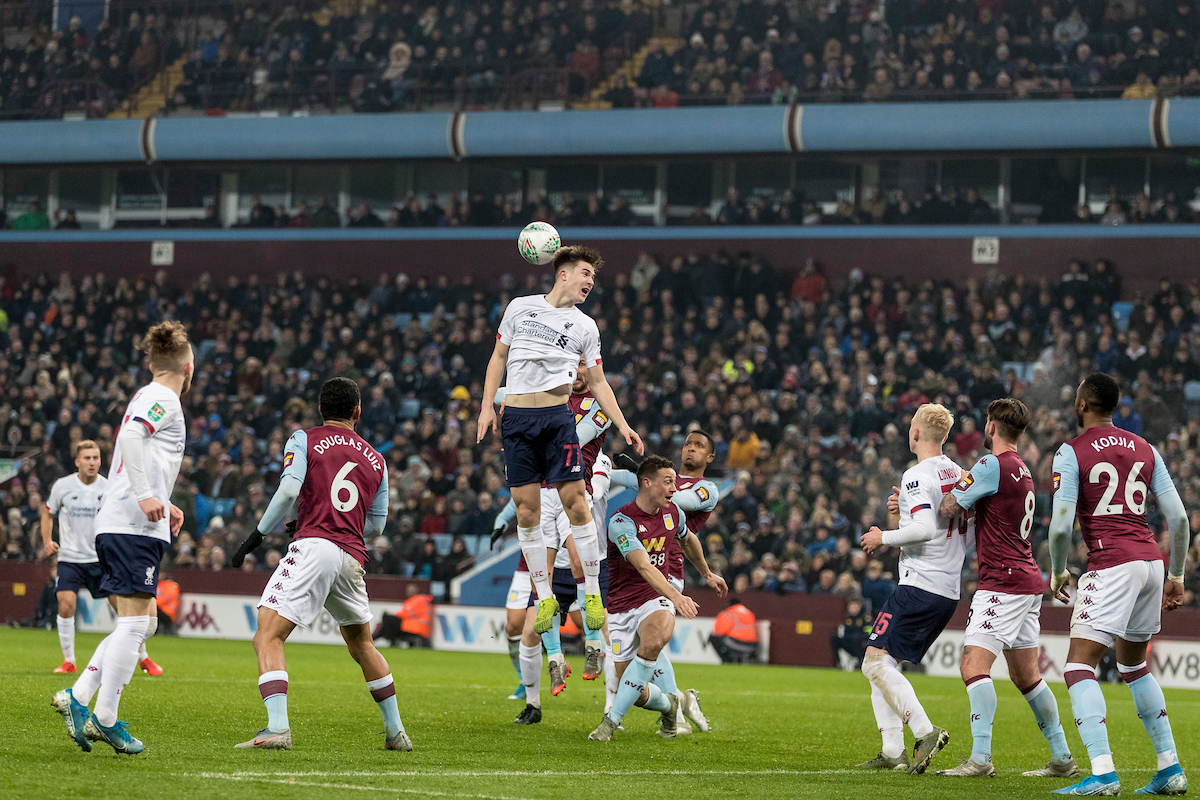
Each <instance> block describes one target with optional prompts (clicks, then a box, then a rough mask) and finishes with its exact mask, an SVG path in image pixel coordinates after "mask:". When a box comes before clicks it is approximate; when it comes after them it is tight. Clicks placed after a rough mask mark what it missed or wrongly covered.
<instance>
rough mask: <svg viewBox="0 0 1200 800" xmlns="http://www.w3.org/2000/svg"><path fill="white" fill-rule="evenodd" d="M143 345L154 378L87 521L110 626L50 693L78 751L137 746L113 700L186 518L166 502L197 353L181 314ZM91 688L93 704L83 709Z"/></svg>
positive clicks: (132, 662)
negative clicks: (183, 398)
mask: <svg viewBox="0 0 1200 800" xmlns="http://www.w3.org/2000/svg"><path fill="white" fill-rule="evenodd" d="M142 349H143V350H144V351H145V352H146V354H147V355H148V356H149V357H150V372H151V373H152V374H153V375H154V380H153V381H151V382H150V383H149V384H147V385H145V386H143V387H142V388H141V389H139V390H138V391H137V393H136V394H134V396H133V397H132V398H131V399H130V400H129V405H128V406H127V407H126V409H125V416H124V417H123V418H122V420H121V429H120V431H119V432H118V433H117V441H116V448H115V449H114V452H113V460H112V464H111V466H110V467H109V471H108V486H107V489H106V491H105V494H104V499H103V501H102V502H101V504H100V510H99V511H98V512H96V519H95V522H94V526H95V530H96V556H97V557H98V559H99V561H100V568H101V570H102V572H103V578H102V579H101V581H100V589H101V591H102V592H104V593H107V594H108V595H109V596H112V597H115V601H114V605H115V606H116V609H117V628H116V630H114V631H113V632H112V633H110V634H109V635H108V636H107V637H105V638H104V641H102V642H100V646H99V647H97V648H96V652H95V653H94V654H93V655H92V659H91V661H89V662H88V665H87V668H86V669H85V670H84V671H83V673H82V674H81V675H80V676H79V679H78V680H77V681H75V685H74V686H73V687H71V688H70V689H64V690H62V691H60V692H58V693H57V694H55V696H54V701H53V705H54V707H55V708H56V709H57V710H58V712H59V713H60V714H62V717H63V721H64V722H66V724H67V731H68V733H70V734H71V737H72V738H73V739H74V740H75V742H76V743H77V744H78V745H79V746H80V747H81V748H82V749H83V750H84V751H85V752H87V751H90V750H91V749H92V745H91V743H90V742H95V741H100V742H107V743H108V744H110V745H112V747H113V749H114V750H116V751H117V752H118V753H140V752H142V750H143V749H144V748H143V745H142V743H141V741H139V740H138V739H135V738H134V737H133V736H131V735H130V734H129V730H128V728H127V726H126V724H125V723H124V722H122V721H118V720H117V708H118V706H119V705H120V702H121V692H122V690H123V689H124V688H125V685H126V684H128V683H129V679H130V678H132V677H133V671H134V670H135V669H136V668H137V664H138V651H139V650H140V649H141V647H142V645H144V644H145V642H146V639H147V638H148V637H149V636H150V635H152V634H153V633H154V630H155V629H156V628H157V627H158V610H157V609H156V608H155V604H154V593H155V590H156V589H157V588H158V568H159V565H160V564H161V563H162V559H163V555H164V554H165V553H166V551H167V545H168V544H169V543H170V541H171V536H173V535H174V534H175V533H177V532H178V531H179V528H180V526H182V525H183V512H182V511H180V510H179V509H178V508H176V507H175V506H174V505H172V504H171V490H172V489H173V488H174V487H175V479H176V478H177V477H178V476H179V465H180V463H181V462H182V461H183V449H184V444H185V440H186V438H187V426H186V425H185V424H184V420H183V406H182V404H181V403H180V402H179V397H180V395H182V394H183V393H184V392H186V391H187V390H188V389H189V388H190V387H191V384H192V372H193V371H194V369H195V366H196V364H195V356H194V354H193V353H192V345H191V344H190V343H189V342H188V337H187V331H186V330H185V329H184V327H183V325H181V324H179V323H178V322H161V323H159V324H158V325H155V326H154V327H152V328H151V329H150V330H149V332H148V333H147V334H146V338H145V339H143V340H142ZM97 690H98V691H97ZM93 694H95V695H96V707H95V710H94V711H93V712H92V714H91V716H90V717H89V716H88V715H87V704H88V701H90V700H91V698H92V695H93ZM85 720H86V722H85Z"/></svg>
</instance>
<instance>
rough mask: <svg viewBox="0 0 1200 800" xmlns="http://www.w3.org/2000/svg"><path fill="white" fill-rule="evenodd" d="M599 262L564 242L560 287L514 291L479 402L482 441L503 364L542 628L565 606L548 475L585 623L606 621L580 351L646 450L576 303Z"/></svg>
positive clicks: (508, 426)
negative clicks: (582, 421)
mask: <svg viewBox="0 0 1200 800" xmlns="http://www.w3.org/2000/svg"><path fill="white" fill-rule="evenodd" d="M602 263H603V262H602V260H601V258H600V254H599V253H597V252H596V251H595V250H591V249H589V248H586V247H563V248H561V249H560V250H559V251H558V252H557V253H556V254H555V256H554V274H555V278H554V288H553V289H551V290H550V292H549V294H546V295H530V296H528V297H518V298H516V299H514V300H513V301H512V302H510V303H509V304H508V308H506V309H505V311H504V317H503V318H502V319H501V321H500V330H499V332H498V333H497V334H496V339H497V341H496V349H495V351H494V352H493V353H492V358H491V361H490V362H489V363H488V368H487V378H486V380H485V383H484V391H483V402H482V404H481V406H480V410H479V424H478V430H477V434H476V442H482V441H483V437H484V436H485V435H486V434H487V431H488V429H489V428H491V429H492V432H493V433H497V430H496V428H497V423H498V419H497V416H496V411H495V409H494V408H493V407H492V399H493V398H494V397H495V396H496V392H497V390H498V389H499V388H500V383H501V381H502V380H503V379H504V377H505V372H506V371H507V373H508V377H507V382H506V388H507V392H506V395H505V401H504V402H505V409H504V422H503V425H502V426H500V427H501V430H502V434H501V439H502V441H503V443H504V472H505V483H506V484H507V485H508V487H509V488H510V489H511V491H512V497H513V501H514V502H515V503H516V506H517V538H518V540H519V541H520V543H521V552H522V553H524V555H525V561H526V562H527V563H528V565H529V575H530V579H531V580H532V581H533V586H534V590H535V591H536V592H537V596H538V610H537V617H536V620H535V623H534V630H535V631H536V632H537V633H539V634H542V633H545V632H546V631H548V630H550V627H551V626H552V625H553V624H554V620H555V618H556V617H557V615H558V610H559V603H558V600H557V599H556V598H555V597H554V592H553V590H552V588H551V586H550V577H549V576H550V570H551V569H552V566H551V564H550V563H549V561H548V559H547V552H546V542H545V540H544V539H543V536H542V532H541V521H542V520H541V516H542V514H541V495H540V488H541V485H542V483H543V482H545V483H552V484H554V485H555V487H556V488H557V489H558V494H559V498H560V500H561V501H562V507H563V510H564V511H565V512H566V515H567V518H568V520H569V521H570V524H571V536H572V537H573V538H574V540H575V547H576V549H577V550H578V552H579V558H580V561H581V562H582V567H583V579H584V594H585V606H584V616H585V618H586V619H587V624H588V627H590V628H593V629H595V630H599V629H600V628H601V627H603V626H604V603H603V600H602V599H601V597H600V550H599V544H598V542H597V538H596V523H595V520H593V519H592V512H591V509H590V508H589V507H588V500H587V492H586V490H585V488H584V479H583V475H584V465H583V459H582V454H581V452H580V445H579V437H578V436H577V435H576V433H575V415H574V414H573V413H571V409H570V407H569V406H568V404H567V395H568V394H569V393H570V391H571V384H572V382H573V381H574V380H575V373H576V371H577V370H578V368H579V360H580V359H581V358H582V359H584V361H585V363H586V364H587V371H588V376H589V378H590V382H591V388H592V393H593V394H594V395H595V397H596V402H597V403H599V405H600V409H601V410H602V411H603V412H604V414H605V415H607V417H608V418H609V419H610V420H612V423H613V425H614V426H616V429H617V430H618V431H619V432H620V434H621V436H622V437H623V438H624V439H625V441H626V443H628V444H630V445H633V446H634V448H635V449H636V450H637V451H638V453H641V452H642V451H643V447H642V441H641V439H640V438H638V435H637V433H636V432H634V430H633V429H632V428H631V427H630V426H629V423H627V422H626V421H625V416H624V414H622V413H621V408H620V406H618V405H617V399H616V396H615V395H614V394H613V390H612V387H610V386H609V385H608V381H607V380H605V378H604V369H603V368H602V367H601V365H600V332H599V330H598V329H597V328H596V323H595V322H594V321H593V320H592V318H591V317H589V316H588V315H586V314H584V313H583V312H582V311H580V310H579V309H578V308H576V306H577V305H578V304H579V303H582V302H583V301H584V300H586V299H587V296H588V294H589V293H590V292H591V290H592V287H593V286H594V285H595V278H596V270H598V269H599V268H600V265H601V264H602Z"/></svg>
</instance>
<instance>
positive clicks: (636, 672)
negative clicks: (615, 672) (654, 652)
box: [608, 656, 654, 725]
mask: <svg viewBox="0 0 1200 800" xmlns="http://www.w3.org/2000/svg"><path fill="white" fill-rule="evenodd" d="M652 675H654V663H653V662H651V661H646V660H645V659H643V658H642V657H641V656H635V657H634V659H633V661H630V662H629V666H628V667H626V668H625V673H624V674H623V675H621V685H620V686H619V687H617V698H616V699H615V700H614V701H613V706H612V708H611V709H609V712H608V718H609V719H611V720H612V721H613V722H615V723H616V724H618V725H620V724H621V720H622V719H623V718H624V716H625V715H626V714H628V713H629V709H631V708H633V707H634V705H635V704H636V703H637V701H638V698H639V697H641V696H642V689H644V688H646V684H647V683H649V682H650V678H651V676H652Z"/></svg>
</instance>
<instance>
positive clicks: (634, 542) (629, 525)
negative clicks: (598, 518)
mask: <svg viewBox="0 0 1200 800" xmlns="http://www.w3.org/2000/svg"><path fill="white" fill-rule="evenodd" d="M608 540H609V541H610V542H612V543H613V544H615V545H616V546H617V549H618V550H620V551H621V555H622V556H624V557H625V558H629V554H630V553H632V552H633V551H634V550H645V549H646V548H644V547H642V542H641V540H640V539H638V536H637V526H635V525H634V524H633V520H631V519H630V518H629V517H627V516H625V515H624V514H622V513H620V512H617V513H616V514H614V515H613V518H612V519H610V520H609V521H608Z"/></svg>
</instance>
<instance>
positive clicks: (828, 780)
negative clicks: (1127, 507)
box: [0, 629, 1200, 800]
mask: <svg viewBox="0 0 1200 800" xmlns="http://www.w3.org/2000/svg"><path fill="white" fill-rule="evenodd" d="M99 638H100V637H99V636H96V635H82V634H81V635H80V636H79V637H78V642H77V648H76V649H77V651H78V652H79V656H80V662H81V663H86V661H87V659H88V658H89V657H90V656H91V653H92V650H93V649H94V648H95V646H96V644H97V642H98V641H99ZM0 653H3V656H2V657H0V753H2V754H3V755H0V797H11V798H38V799H40V798H53V799H54V800H66V799H67V798H121V797H129V798H137V799H138V800H142V798H158V797H164V798H194V797H199V798H204V800H218V799H219V798H255V800H266V799H268V798H285V797H286V798H320V799H321V800H330V798H343V797H344V798H369V797H404V796H418V797H419V796H427V797H453V798H457V797H462V798H547V799H548V800H549V799H553V800H560V799H561V798H575V797H587V798H599V799H600V800H624V798H634V797H654V798H667V797H687V798H705V800H707V799H708V798H713V797H741V798H765V797H787V798H807V797H813V798H825V797H855V798H867V797H872V796H876V797H882V796H888V797H913V798H921V799H922V800H936V799H937V798H956V799H957V798H962V797H967V796H969V797H971V798H972V800H984V798H991V797H1043V796H1045V797H1048V796H1049V791H1050V790H1051V789H1054V788H1058V787H1059V786H1063V785H1066V783H1067V782H1066V781H1051V780H1046V779H1030V778H1022V777H1020V771H1021V770H1025V769H1032V768H1035V767H1040V766H1042V764H1044V763H1045V762H1046V760H1047V759H1048V755H1047V749H1046V745H1045V741H1044V740H1043V739H1042V737H1041V735H1040V734H1039V733H1038V731H1037V729H1036V727H1035V725H1034V723H1033V717H1032V714H1031V713H1030V711H1029V709H1028V707H1027V706H1026V704H1025V702H1024V700H1022V699H1021V696H1020V695H1019V694H1018V693H1017V691H1016V689H1015V688H1013V687H1012V685H1011V684H1006V683H998V684H997V690H998V694H999V698H1000V701H999V709H998V712H997V721H996V732H995V738H994V743H995V744H994V756H995V761H996V765H997V769H998V771H999V776H998V777H997V778H995V779H962V778H959V779H953V778H939V777H937V776H936V775H934V774H933V771H934V770H933V769H931V770H930V773H929V774H927V775H924V776H908V775H895V774H887V775H880V774H862V773H859V772H856V771H854V770H853V769H852V766H853V764H854V763H855V762H857V761H861V760H864V759H866V758H869V757H871V756H873V755H874V754H875V753H876V752H877V750H878V748H879V736H878V734H877V733H876V730H875V722H874V719H873V717H872V715H871V704H870V700H869V698H868V693H867V685H866V681H865V680H864V679H863V677H862V676H861V675H859V674H857V673H845V672H835V671H832V670H815V669H796V668H786V667H735V666H724V667H699V666H691V665H686V664H685V665H679V666H678V667H677V674H678V678H679V683H680V685H681V686H683V687H685V688H686V687H694V688H696V689H699V690H700V692H701V696H702V702H703V705H704V709H705V711H706V713H707V714H708V716H709V718H710V719H711V720H712V722H713V730H712V732H711V733H709V734H695V735H691V736H686V737H679V738H677V739H675V740H673V741H665V740H663V739H660V738H659V737H658V735H657V733H656V732H655V730H656V722H657V718H658V715H657V714H653V713H651V712H647V711H642V710H641V709H634V710H633V711H631V712H630V714H629V715H628V716H627V717H626V718H625V727H626V728H627V730H626V731H624V732H618V734H617V739H616V740H614V741H613V742H611V743H607V744H604V743H599V742H590V741H588V740H587V734H588V732H589V731H590V730H591V729H592V728H593V727H595V725H596V724H597V723H598V722H599V719H600V712H601V709H602V703H603V700H604V688H603V685H602V683H601V682H599V681H597V682H596V683H585V682H584V681H583V680H581V679H579V678H578V677H577V676H578V675H579V671H578V670H579V668H581V667H582V663H580V664H578V665H576V666H577V669H576V673H575V676H574V677H572V678H571V679H570V680H569V681H568V688H567V691H566V692H565V693H564V694H562V695H560V696H558V697H550V696H549V691H548V688H547V689H544V690H543V692H544V701H543V705H544V708H545V711H546V716H545V720H544V721H543V722H542V723H541V724H540V725H536V726H532V727H528V728H526V727H518V726H516V725H513V724H512V719H513V718H514V717H515V716H516V714H517V713H518V711H519V710H520V709H521V707H522V706H521V704H519V703H517V702H516V701H510V700H507V699H505V698H506V696H507V695H508V693H509V692H510V691H511V690H512V688H513V687H514V685H515V684H516V679H515V674H514V672H513V670H512V667H511V665H510V663H509V661H508V658H507V657H506V656H502V655H498V656H483V655H475V654H463V653H449V652H432V651H428V650H425V651H413V650H384V654H385V655H386V656H387V658H388V660H389V662H390V663H391V667H392V672H393V674H394V675H395V676H396V686H397V691H398V696H399V701H400V712H401V714H402V716H403V717H404V722H405V726H406V728H407V729H408V732H409V734H410V735H411V736H412V740H413V743H414V745H415V747H416V751H415V752H413V753H392V752H385V751H383V749H382V745H383V735H382V729H383V726H382V722H381V720H380V716H379V712H378V710H377V709H376V708H375V704H374V703H372V702H371V699H370V695H369V694H368V693H367V690H366V688H365V686H364V685H363V680H362V675H361V673H360V672H358V668H357V666H356V665H355V664H354V663H353V662H352V661H351V660H350V657H349V656H348V655H347V654H346V652H345V650H344V649H342V648H337V647H331V646H323V645H289V646H288V649H287V654H288V671H289V674H290V678H291V684H290V689H289V691H290V698H289V714H290V720H291V725H292V731H293V735H294V737H295V749H294V750H292V751H291V752H254V751H244V750H234V749H233V745H234V744H235V743H237V742H239V741H243V740H245V739H248V738H250V737H251V736H252V735H253V734H254V733H255V732H256V731H257V730H258V729H259V728H261V727H263V726H264V725H265V721H266V712H265V710H264V709H263V706H262V702H261V701H260V700H259V697H258V691H257V682H256V677H257V673H256V670H255V660H254V652H253V650H252V648H251V646H250V644H249V643H248V642H225V641H211V640H200V639H177V638H166V637H155V638H154V639H153V640H152V641H151V643H150V653H151V655H152V656H153V657H154V658H155V660H157V661H158V662H159V663H160V664H162V665H163V667H164V669H165V670H166V674H165V675H163V676H162V677H160V678H148V677H146V676H144V675H142V674H141V673H140V672H139V673H138V674H137V675H136V676H135V677H134V679H133V681H132V683H131V684H130V685H129V687H128V688H127V689H126V691H125V696H124V697H123V700H122V703H121V718H122V719H125V720H128V721H129V723H130V731H131V732H132V733H133V734H134V735H135V736H138V737H139V738H141V739H142V740H143V741H144V742H145V743H146V750H145V752H144V753H142V754H141V755H137V756H117V755H115V754H114V753H113V752H112V750H111V749H110V748H109V747H108V746H107V745H102V744H97V745H96V747H95V750H94V751H93V752H92V753H90V754H85V753H83V752H81V751H80V750H79V749H78V748H77V747H76V746H75V745H74V743H73V742H72V741H71V740H70V739H69V738H68V737H67V735H66V730H65V728H64V726H63V724H62V721H61V719H60V718H59V716H58V715H57V714H56V713H54V711H53V710H52V709H51V708H50V696H51V694H52V693H53V692H54V691H56V690H57V689H59V688H62V687H65V686H68V685H70V683H71V680H70V677H69V676H60V675H52V674H51V673H50V670H51V669H53V667H54V666H55V665H56V664H57V663H58V662H59V660H60V656H59V651H58V640H57V638H56V637H55V635H54V634H53V633H52V632H48V631H29V630H20V631H17V630H8V629H4V630H0ZM913 684H914V685H915V687H916V690H917V693H918V695H919V696H920V697H921V698H922V700H923V702H924V704H925V708H926V709H927V710H928V711H929V712H930V715H931V717H932V718H933V720H934V722H935V723H939V724H941V725H943V726H944V727H946V728H947V729H948V730H949V731H950V736H951V739H950V744H949V746H948V747H947V749H946V750H945V751H943V753H942V754H941V755H940V756H939V757H938V758H937V759H935V761H934V768H939V767H940V768H945V767H948V766H952V765H953V764H955V763H957V761H958V759H959V758H961V757H963V756H965V755H966V754H967V753H969V751H970V730H969V723H968V704H967V696H966V692H965V691H964V689H963V686H962V684H961V682H959V681H957V680H953V679H949V678H928V677H925V676H921V675H917V676H913ZM1052 686H1053V688H1054V692H1055V694H1056V696H1057V697H1058V703H1059V708H1060V709H1061V711H1062V714H1063V717H1064V719H1066V720H1067V721H1068V726H1067V727H1068V729H1067V741H1068V743H1069V744H1070V745H1071V748H1072V751H1073V752H1074V753H1075V755H1076V757H1077V758H1079V759H1080V761H1081V766H1082V767H1084V768H1085V769H1086V766H1087V759H1086V755H1085V754H1084V752H1083V747H1082V745H1081V743H1080V741H1079V737H1078V735H1077V734H1076V733H1075V730H1074V726H1073V725H1070V703H1069V701H1068V698H1067V692H1066V689H1065V687H1064V686H1063V685H1062V684H1052ZM1104 692H1105V695H1106V697H1107V698H1108V703H1109V705H1108V728H1109V732H1110V735H1111V737H1112V743H1113V748H1114V751H1115V758H1116V762H1117V768H1118V771H1119V772H1120V774H1121V778H1122V782H1123V787H1124V791H1125V793H1126V794H1131V793H1132V792H1133V790H1134V789H1136V788H1137V787H1139V786H1141V785H1143V784H1144V783H1145V782H1146V781H1147V780H1149V778H1150V777H1151V775H1152V774H1153V771H1154V754H1153V751H1152V748H1151V746H1150V742H1149V739H1148V738H1147V737H1146V735H1145V733H1144V732H1143V731H1142V727H1141V724H1140V723H1139V722H1138V719H1137V716H1136V714H1135V712H1134V709H1133V703H1132V700H1131V699H1130V697H1129V692H1128V691H1127V690H1126V689H1125V687H1124V686H1121V685H1106V686H1105V687H1104ZM1166 694H1167V705H1168V708H1169V710H1170V711H1171V712H1172V714H1171V720H1172V724H1173V726H1174V731H1175V740H1176V743H1177V745H1178V747H1179V751H1180V753H1181V755H1182V757H1183V762H1184V767H1185V769H1186V768H1187V767H1188V766H1189V763H1188V762H1189V761H1192V760H1194V756H1192V754H1194V753H1195V752H1196V750H1195V747H1196V741H1197V735H1198V734H1200V722H1198V721H1197V716H1198V715H1197V711H1198V710H1200V694H1198V693H1196V692H1193V691H1189V690H1167V693H1166ZM909 742H910V744H911V735H910V736H909ZM1190 756H1191V757H1190Z"/></svg>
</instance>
